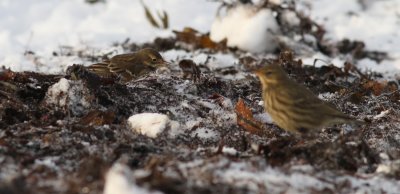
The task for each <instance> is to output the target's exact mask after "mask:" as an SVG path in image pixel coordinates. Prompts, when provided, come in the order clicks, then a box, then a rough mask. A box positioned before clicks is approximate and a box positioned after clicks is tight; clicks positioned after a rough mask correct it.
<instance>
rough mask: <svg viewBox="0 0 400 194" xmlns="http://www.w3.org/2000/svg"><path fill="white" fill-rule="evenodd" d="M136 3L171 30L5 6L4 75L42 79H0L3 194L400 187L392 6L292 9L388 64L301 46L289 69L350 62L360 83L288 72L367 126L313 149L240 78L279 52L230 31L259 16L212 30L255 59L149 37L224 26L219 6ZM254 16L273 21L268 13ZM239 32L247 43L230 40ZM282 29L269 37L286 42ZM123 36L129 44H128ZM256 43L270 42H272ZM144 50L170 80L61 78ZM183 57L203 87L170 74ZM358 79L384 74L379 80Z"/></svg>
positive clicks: (112, 7) (45, 0) (100, 13)
mask: <svg viewBox="0 0 400 194" xmlns="http://www.w3.org/2000/svg"><path fill="white" fill-rule="evenodd" d="M144 2H145V3H146V5H147V6H148V7H149V8H150V11H152V12H153V13H155V12H156V11H158V10H165V11H166V12H167V13H168V14H169V18H170V19H169V21H170V28H169V29H166V30H160V29H155V28H154V27H152V26H151V25H150V24H149V22H148V21H147V20H146V19H145V17H144V10H143V7H142V6H141V3H140V1H138V0H136V1H135V0H119V1H111V0H109V1H107V2H106V3H97V4H93V5H90V4H87V3H85V1H84V0H69V1H49V0H39V1H34V2H33V1H32V2H31V1H13V0H2V1H0V49H1V52H0V65H4V66H6V67H10V68H11V70H13V71H36V72H40V73H45V75H43V74H35V73H7V71H5V70H2V71H1V72H0V73H1V74H0V83H1V84H0V97H2V98H0V100H1V104H0V113H1V114H0V118H1V119H0V120H1V121H0V129H1V130H0V165H1V166H2V168H1V170H0V193H27V192H28V191H32V193H35V192H37V193H43V192H44V193H49V192H55V193H101V192H104V193H107V194H108V193H113V191H115V190H118V192H119V193H161V192H163V193H204V192H207V193H371V194H372V193H397V192H398V191H399V190H400V184H399V181H398V180H399V177H400V162H399V161H400V149H399V147H400V146H399V145H400V144H399V142H400V134H399V131H400V127H399V126H400V125H399V120H398V118H399V116H400V113H399V112H398V110H399V102H400V94H399V92H398V80H397V78H398V75H400V74H399V73H400V48H399V47H398V46H397V45H400V38H399V37H400V17H399V15H400V11H399V10H400V2H398V1H396V0H385V1H373V0H353V1H349V0H338V1H328V0H301V1H298V3H297V4H296V5H297V7H298V9H299V10H302V12H303V13H305V15H307V16H310V17H311V19H313V20H315V21H317V22H318V23H319V24H320V25H322V26H323V28H324V29H325V30H326V38H327V39H325V41H327V42H332V44H334V43H335V42H337V41H340V40H342V39H343V38H349V39H350V40H359V41H362V42H363V43H365V47H366V49H367V50H371V51H383V52H387V54H388V56H389V57H388V58H386V59H384V60H383V61H381V62H380V63H378V62H376V61H374V60H372V59H370V58H368V57H366V58H361V59H356V58H354V53H335V54H332V55H330V56H328V55H325V54H323V53H322V52H321V51H320V50H318V49H314V50H313V49H310V48H309V47H307V48H306V49H304V50H300V52H299V53H298V55H296V59H302V60H303V62H304V63H305V64H312V63H313V61H314V59H316V58H318V59H323V60H325V61H327V62H328V63H333V64H334V65H336V66H339V67H343V65H344V62H345V61H350V62H352V63H354V65H355V66H357V67H358V68H359V69H360V70H361V71H362V72H363V73H364V74H360V75H359V74H357V73H355V72H351V75H350V76H349V75H347V74H348V73H345V69H335V68H334V67H327V66H323V65H327V64H325V63H323V62H318V64H317V66H318V67H321V68H317V69H313V68H310V67H307V68H300V69H297V68H296V66H287V67H286V69H287V70H289V71H290V72H292V74H291V76H293V77H294V78H295V79H297V80H298V81H300V82H305V83H306V84H307V85H308V87H310V88H311V89H312V90H313V91H314V92H317V93H321V95H320V96H321V98H323V99H325V100H327V101H330V102H332V103H334V104H335V105H336V106H338V107H339V108H340V109H341V110H343V111H344V112H346V113H348V114H352V115H354V116H357V117H359V118H360V119H361V118H363V119H366V120H367V121H369V123H368V125H366V126H365V127H364V128H362V129H358V130H354V129H353V130H351V129H349V130H347V128H346V130H343V132H341V129H340V128H339V129H337V128H333V129H330V128H329V129H325V130H323V131H322V132H321V133H319V134H318V135H319V138H318V139H317V140H315V141H313V140H310V139H307V140H305V141H299V140H298V139H295V138H293V137H291V136H289V135H288V134H287V133H284V132H282V131H280V130H279V129H277V128H276V126H274V125H272V124H271V119H270V118H269V117H268V115H266V114H265V113H264V112H263V108H262V106H261V105H262V103H261V102H260V101H261V97H260V90H259V83H258V81H257V79H256V78H255V77H253V76H252V75H251V74H250V73H249V72H248V71H247V69H246V68H245V66H246V64H247V62H243V61H244V60H243V57H245V56H253V57H255V58H256V59H260V58H276V53H272V52H267V53H266V52H261V53H260V52H258V50H257V49H261V50H263V51H265V50H268V49H269V48H265V47H262V46H261V47H260V45H258V44H257V41H254V40H252V41H254V42H250V43H249V42H248V41H247V40H248V38H249V33H252V31H253V28H255V27H257V25H255V24H253V25H248V26H245V27H246V28H244V27H243V25H239V24H240V22H248V21H251V22H253V23H257V21H261V20H262V19H261V20H260V19H259V18H257V19H256V20H248V18H242V20H239V19H240V17H241V14H237V15H234V18H233V19H234V20H231V19H232V18H230V19H229V18H228V19H226V20H225V21H228V22H227V23H224V24H222V23H220V25H221V26H227V27H226V28H228V29H231V31H229V33H227V32H226V31H224V29H218V27H217V28H214V29H215V30H217V32H220V34H219V35H221V34H222V35H223V34H227V36H228V39H229V37H234V38H238V39H235V41H234V43H232V44H229V42H228V45H231V46H238V47H239V48H243V49H248V50H251V51H254V52H255V54H251V53H246V52H242V51H232V50H223V49H221V50H219V51H218V52H210V51H209V50H207V49H193V48H192V47H191V45H190V44H187V43H186V44H185V43H182V42H179V41H176V40H175V39H174V38H173V41H172V42H173V44H172V45H173V46H165V45H164V44H161V43H157V42H155V43H154V42H153V39H155V38H158V37H175V34H174V33H173V32H172V30H179V31H181V30H182V29H183V28H184V27H192V28H194V29H196V30H199V31H200V32H204V33H206V32H209V31H210V30H212V28H213V25H217V24H218V22H224V21H223V20H217V23H213V22H214V19H215V17H216V12H217V9H218V6H219V3H218V2H212V1H200V0H198V1H186V0H168V1H159V0H145V1H144ZM274 2H280V1H274ZM241 13H243V17H250V18H251V16H252V15H251V14H250V15H249V14H248V12H247V11H243V12H241ZM260 15H261V16H262V17H270V16H271V14H270V12H269V11H267V12H264V13H263V14H260ZM227 16H228V17H229V14H228V15H227ZM261 16H258V17H261ZM220 17H224V15H223V13H221V15H220ZM285 17H287V18H289V20H288V21H289V22H288V25H292V24H293V23H296V22H293V21H292V20H290V19H293V18H294V16H293V15H291V13H288V15H286V16H285ZM236 18H239V19H238V20H236ZM269 19H271V18H269ZM232 21H238V22H237V23H235V22H232ZM239 21H240V22H239ZM269 23H270V21H269ZM235 24H236V25H237V26H235ZM263 25H264V26H265V24H263ZM294 25H296V24H294ZM242 27H243V29H241V31H240V33H242V34H243V36H239V37H237V35H236V34H230V32H232V31H235V28H242ZM296 29H297V28H296ZM259 33H260V32H259V31H257V33H255V34H259ZM280 33H281V32H278V31H276V32H274V33H271V35H281V38H282V37H284V36H285V35H286V34H280ZM211 34H212V33H211ZM217 34H218V33H217ZM306 37H308V39H307V40H309V41H310V42H313V41H314V42H316V40H315V39H314V37H310V36H306ZM127 38H129V39H130V40H129V42H125V43H124V41H125V40H126V39H127ZM211 38H213V37H211ZM291 38H293V40H297V39H299V36H294V37H291ZM254 39H255V40H257V37H256V36H255V35H254ZM260 40H262V41H266V42H268V43H271V44H272V43H273V42H272V40H271V39H270V38H267V39H260ZM143 43H146V44H150V46H159V47H160V48H162V54H163V56H164V57H165V58H166V59H167V60H169V61H171V62H172V64H171V65H170V66H169V71H166V72H158V73H157V74H151V75H150V76H149V77H147V78H144V79H141V80H139V81H136V82H131V83H129V84H127V85H123V84H118V83H114V84H111V85H110V84H109V83H107V82H103V81H99V80H98V78H93V77H90V75H88V74H85V73H86V72H85V71H84V70H83V69H80V68H81V67H80V66H74V68H72V70H70V71H69V72H66V69H67V68H68V66H71V65H72V64H74V63H76V64H84V65H88V64H90V63H92V62H94V61H98V60H100V59H101V58H102V57H104V56H112V55H115V54H118V53H123V52H132V51H134V50H136V49H137V48H138V47H140V46H141V44H143ZM235 44H237V45H235ZM241 44H245V45H246V46H244V47H241ZM275 46H276V47H277V46H278V45H275ZM275 46H274V47H273V48H275ZM188 48H189V49H188ZM301 48H303V47H301ZM271 50H273V49H271ZM222 51H224V52H222ZM305 51H306V52H305ZM181 59H192V60H193V61H194V62H195V63H197V64H198V66H199V67H200V69H201V71H202V74H201V79H200V80H198V81H197V82H195V81H193V80H188V79H183V78H182V75H181V70H180V68H179V66H178V65H177V63H178V62H179V61H180V60H181ZM289 62H290V63H289V64H294V61H292V60H289ZM249 64H250V63H249ZM250 66H251V65H250ZM365 70H370V73H371V72H380V73H382V75H383V78H379V77H374V76H373V74H369V73H367V72H366V71H365ZM48 73H51V74H53V73H55V74H65V73H67V75H68V76H69V77H66V78H61V77H60V76H58V75H48ZM71 75H75V76H77V77H78V78H79V80H73V79H71V77H72V76H71ZM365 75H368V76H371V77H369V78H368V79H367V78H365V77H363V76H365ZM60 78H61V79H60ZM377 79H379V81H381V80H382V79H383V80H386V79H388V80H387V81H392V82H385V81H384V82H377V81H375V80H377ZM93 83H95V84H93ZM389 83H390V84H389ZM239 98H243V99H244V101H245V102H246V104H247V105H248V106H249V107H250V109H251V111H252V112H253V113H254V117H255V118H256V119H257V120H259V121H261V122H262V123H263V125H265V126H266V129H267V130H266V131H264V133H263V134H262V135H255V134H251V133H249V132H247V131H246V130H245V129H244V128H243V127H240V126H238V125H237V122H236V120H237V113H236V112H235V104H236V103H237V102H238V99H239ZM3 129H4V130H3ZM94 166H95V167H94ZM21 185H23V186H21Z"/></svg>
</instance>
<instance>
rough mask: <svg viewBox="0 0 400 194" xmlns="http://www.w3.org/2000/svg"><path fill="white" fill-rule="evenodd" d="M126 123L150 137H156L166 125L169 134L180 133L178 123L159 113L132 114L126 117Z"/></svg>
mask: <svg viewBox="0 0 400 194" xmlns="http://www.w3.org/2000/svg"><path fill="white" fill-rule="evenodd" d="M128 125H129V126H130V127H131V129H132V130H133V131H136V132H138V133H140V134H142V135H146V136H148V137H152V138H156V137H157V135H158V134H160V133H161V132H163V131H164V130H165V129H166V128H167V127H169V128H170V135H171V136H172V137H174V136H176V135H177V134H179V133H180V131H179V128H180V124H179V123H178V122H176V121H171V120H170V119H169V118H168V116H167V115H164V114H159V113H140V114H135V115H132V116H130V117H129V118H128Z"/></svg>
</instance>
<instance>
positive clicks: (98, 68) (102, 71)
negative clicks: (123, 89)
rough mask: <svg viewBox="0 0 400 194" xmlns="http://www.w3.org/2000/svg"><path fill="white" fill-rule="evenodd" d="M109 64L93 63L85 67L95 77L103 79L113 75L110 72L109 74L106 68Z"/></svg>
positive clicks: (106, 62)
mask: <svg viewBox="0 0 400 194" xmlns="http://www.w3.org/2000/svg"><path fill="white" fill-rule="evenodd" d="M108 65H109V62H108V61H105V62H101V63H95V64H92V65H90V66H88V67H87V69H88V70H89V71H91V72H93V73H95V74H97V75H100V76H103V77H111V76H112V75H113V73H112V72H110V70H109V68H108Z"/></svg>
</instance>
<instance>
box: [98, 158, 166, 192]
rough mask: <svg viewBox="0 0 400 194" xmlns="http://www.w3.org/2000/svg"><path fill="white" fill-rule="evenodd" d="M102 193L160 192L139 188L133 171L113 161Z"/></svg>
mask: <svg viewBox="0 0 400 194" xmlns="http://www.w3.org/2000/svg"><path fill="white" fill-rule="evenodd" d="M103 193H104V194H115V193H118V194H139V193H140V194H161V192H156V191H155V192H150V191H149V190H147V189H144V188H141V187H139V186H138V185H136V183H135V182H134V177H133V172H132V171H131V170H130V169H129V167H128V166H126V165H124V164H120V163H115V164H114V165H113V166H112V167H111V168H110V169H109V170H108V172H107V174H106V180H105V186H104V192H103Z"/></svg>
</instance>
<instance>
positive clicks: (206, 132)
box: [192, 127, 219, 140]
mask: <svg viewBox="0 0 400 194" xmlns="http://www.w3.org/2000/svg"><path fill="white" fill-rule="evenodd" d="M192 137H197V138H200V139H204V140H217V139H219V133H218V132H217V131H215V130H213V129H209V128H205V127H199V128H197V129H196V130H195V131H193V132H192Z"/></svg>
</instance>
